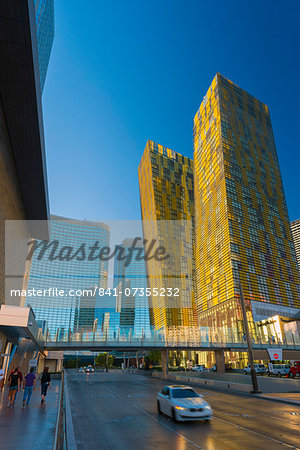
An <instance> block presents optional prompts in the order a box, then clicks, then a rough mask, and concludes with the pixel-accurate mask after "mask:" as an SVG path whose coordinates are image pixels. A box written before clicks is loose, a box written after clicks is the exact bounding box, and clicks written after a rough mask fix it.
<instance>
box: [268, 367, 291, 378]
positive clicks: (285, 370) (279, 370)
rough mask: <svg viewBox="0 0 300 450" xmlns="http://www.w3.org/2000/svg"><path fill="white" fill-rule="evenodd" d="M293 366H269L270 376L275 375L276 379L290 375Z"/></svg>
mask: <svg viewBox="0 0 300 450" xmlns="http://www.w3.org/2000/svg"><path fill="white" fill-rule="evenodd" d="M290 369H291V366H290V365H289V364H269V367H268V376H270V375H275V376H276V377H282V376H283V375H285V376H286V375H289V373H290Z"/></svg>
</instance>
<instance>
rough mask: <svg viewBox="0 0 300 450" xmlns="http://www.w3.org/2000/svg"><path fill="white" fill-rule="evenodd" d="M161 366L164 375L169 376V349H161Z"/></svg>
mask: <svg viewBox="0 0 300 450" xmlns="http://www.w3.org/2000/svg"><path fill="white" fill-rule="evenodd" d="M161 368H162V375H163V377H165V378H167V376H168V373H169V349H168V348H165V349H163V350H161Z"/></svg>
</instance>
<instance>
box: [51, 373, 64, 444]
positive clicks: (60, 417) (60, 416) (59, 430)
mask: <svg viewBox="0 0 300 450" xmlns="http://www.w3.org/2000/svg"><path fill="white" fill-rule="evenodd" d="M65 411H66V407H65V373H64V372H62V373H61V384H60V393H59V401H58V409H57V417H56V425H55V434H54V441H53V450H66V448H67V444H66V413H65Z"/></svg>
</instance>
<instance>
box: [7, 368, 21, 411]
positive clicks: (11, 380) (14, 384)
mask: <svg viewBox="0 0 300 450" xmlns="http://www.w3.org/2000/svg"><path fill="white" fill-rule="evenodd" d="M8 386H9V394H8V404H7V407H8V408H9V407H11V408H12V407H13V406H14V405H15V400H16V394H17V392H18V390H19V389H20V386H21V381H20V375H19V373H18V367H16V368H15V369H14V370H13V371H12V372H11V373H10V375H9V377H8Z"/></svg>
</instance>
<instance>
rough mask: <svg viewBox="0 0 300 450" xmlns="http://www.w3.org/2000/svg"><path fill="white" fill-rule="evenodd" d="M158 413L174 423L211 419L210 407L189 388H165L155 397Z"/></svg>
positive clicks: (200, 396)
mask: <svg viewBox="0 0 300 450" xmlns="http://www.w3.org/2000/svg"><path fill="white" fill-rule="evenodd" d="M157 409H158V412H159V413H164V414H167V415H168V416H170V417H172V418H173V419H174V420H175V421H180V422H181V421H184V420H205V421H206V422H208V421H210V420H211V419H212V415H213V411H212V409H211V407H210V405H209V404H208V403H207V402H206V401H205V400H204V399H203V396H202V395H200V394H198V393H197V392H196V391H195V390H194V389H193V388H191V387H189V386H166V387H164V388H163V389H162V390H161V392H159V394H158V396H157Z"/></svg>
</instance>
